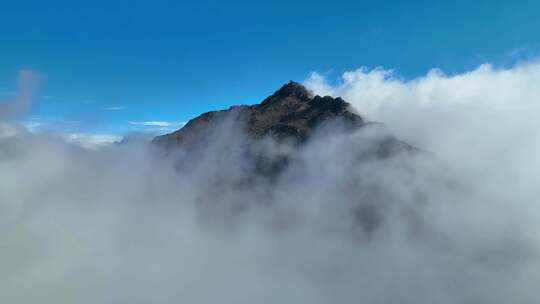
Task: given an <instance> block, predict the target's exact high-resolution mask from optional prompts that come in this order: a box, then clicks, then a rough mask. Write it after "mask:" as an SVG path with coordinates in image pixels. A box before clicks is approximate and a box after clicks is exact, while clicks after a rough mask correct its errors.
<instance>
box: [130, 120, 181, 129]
mask: <svg viewBox="0 0 540 304" xmlns="http://www.w3.org/2000/svg"><path fill="white" fill-rule="evenodd" d="M129 123H130V124H131V125H136V126H146V127H180V126H183V125H185V124H186V122H184V121H180V122H178V121H157V120H156V121H130V122H129Z"/></svg>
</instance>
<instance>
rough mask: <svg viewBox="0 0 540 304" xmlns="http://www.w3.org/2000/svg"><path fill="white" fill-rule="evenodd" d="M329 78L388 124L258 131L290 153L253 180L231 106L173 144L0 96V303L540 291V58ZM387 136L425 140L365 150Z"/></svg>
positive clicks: (465, 297)
mask: <svg viewBox="0 0 540 304" xmlns="http://www.w3.org/2000/svg"><path fill="white" fill-rule="evenodd" d="M25 81H26V80H23V83H26V82H25ZM331 83H333V82H332V81H329V80H327V79H325V78H324V77H323V76H321V75H320V74H313V75H311V77H309V78H308V79H307V80H306V81H305V84H306V85H307V86H308V87H309V88H311V89H312V90H313V91H314V92H315V93H318V94H322V95H333V96H343V97H344V99H345V100H347V101H348V102H350V103H351V104H352V105H353V106H354V108H355V109H356V110H357V111H358V112H359V113H360V114H361V115H362V116H363V117H365V118H366V119H368V120H371V121H379V122H382V123H384V124H385V125H386V128H383V127H380V126H378V125H373V126H370V127H366V128H362V129H360V130H359V131H356V132H353V133H340V132H336V130H338V129H339V128H338V127H337V126H332V125H329V126H326V127H325V128H323V129H321V130H319V132H318V133H317V134H315V135H314V136H313V137H312V138H311V139H310V141H309V142H307V143H306V144H305V145H303V146H301V147H300V148H298V149H293V148H292V147H290V146H288V145H287V144H283V143H276V142H274V141H272V140H271V139H267V140H263V141H261V142H259V143H258V144H257V145H256V146H254V147H253V149H255V150H256V151H264V153H266V154H269V155H283V154H286V155H288V156H289V157H290V162H289V164H288V166H287V168H286V169H285V171H284V172H282V173H281V174H280V175H279V176H278V177H277V178H276V179H266V178H262V177H255V178H252V176H251V175H250V174H251V172H252V170H253V167H254V166H255V165H256V164H255V163H254V162H253V161H252V160H250V159H249V158H246V157H245V153H243V151H242V150H241V149H240V148H238V147H243V146H244V144H245V143H244V141H245V136H244V134H243V133H242V130H240V129H239V128H238V127H237V126H235V125H234V123H232V122H233V121H234V120H232V119H230V120H224V121H223V122H222V124H221V125H220V126H218V127H217V128H216V130H215V132H214V133H213V134H212V136H211V138H210V139H209V140H208V145H205V146H204V147H201V148H198V149H197V151H184V150H180V149H179V150H177V151H174V153H163V151H156V148H155V147H152V146H150V145H149V144H148V143H147V142H144V141H137V140H135V141H133V142H129V143H126V144H122V145H111V146H106V147H101V148H100V149H87V148H85V147H84V146H81V145H77V144H74V143H71V142H68V141H66V140H65V139H64V138H63V137H62V136H59V135H57V134H51V133H32V132H29V131H28V130H26V129H25V128H24V127H23V126H22V125H21V124H20V123H19V122H18V121H20V119H21V117H22V116H21V115H22V114H21V113H22V112H24V111H23V110H17V111H14V110H9V111H8V110H4V109H7V108H4V107H2V108H0V110H1V111H2V112H3V113H2V115H0V228H1V229H0V269H1V271H0V302H2V303H4V302H5V303H171V302H175V303H216V302H226V303H278V302H282V303H359V302H360V303H508V302H514V303H536V302H537V299H538V296H537V292H536V290H535V289H536V285H537V284H538V282H540V256H539V248H538V245H539V244H540V235H539V234H538V231H540V221H539V213H540V208H539V207H537V202H538V197H539V194H540V193H539V192H540V191H539V190H538V189H537V188H538V186H537V185H538V184H539V182H540V180H539V177H540V174H539V173H538V172H537V170H536V168H538V167H539V165H540V132H539V131H540V128H539V127H540V126H539V122H538V117H539V116H538V115H539V114H540V113H539V112H540V103H539V102H540V88H539V87H538V83H540V64H538V63H536V62H531V63H523V64H520V65H517V66H515V67H512V68H509V69H496V68H494V67H492V66H490V65H483V66H480V67H479V68H477V69H475V70H473V71H470V72H467V73H463V74H459V75H450V76H449V75H445V74H444V73H443V72H442V71H438V70H433V71H431V72H429V73H427V74H426V75H425V76H422V77H419V78H416V79H412V80H404V79H400V78H399V77H398V76H396V75H395V73H393V72H392V71H387V70H384V69H375V70H368V69H359V70H357V71H351V72H347V73H345V74H344V75H343V76H342V78H341V80H340V81H339V82H338V83H337V84H335V85H332V84H331ZM27 87H28V88H34V86H26V85H22V86H21V92H27V89H24V88H27ZM30 91H32V92H33V91H34V90H30ZM20 96H24V98H22V99H21V100H23V102H22V105H23V108H27V107H28V103H27V100H29V97H28V96H31V94H26V93H24V94H23V93H21V94H20ZM13 104H14V105H15V104H17V105H20V104H21V102H15V103H13ZM9 108H10V109H14V108H17V109H19V106H16V107H15V106H10V107H9ZM21 109H22V108H21ZM387 132H391V133H392V134H394V135H395V136H396V137H398V138H399V139H401V140H404V141H406V142H408V143H410V144H412V145H414V146H416V147H418V148H419V149H420V150H421V152H420V153H415V154H410V155H409V154H399V155H396V156H394V157H391V158H385V159H378V158H373V157H361V156H362V155H364V154H365V153H363V152H365V151H368V150H370V149H372V148H373V147H374V145H375V143H376V142H377V140H378V139H380V138H381V137H383V136H384V135H385V134H386V133H387Z"/></svg>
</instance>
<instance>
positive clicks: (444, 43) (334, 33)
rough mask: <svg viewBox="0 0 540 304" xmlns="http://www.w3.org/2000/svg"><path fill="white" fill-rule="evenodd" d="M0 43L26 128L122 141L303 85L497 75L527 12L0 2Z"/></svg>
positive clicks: (419, 6) (400, 4)
mask: <svg viewBox="0 0 540 304" xmlns="http://www.w3.org/2000/svg"><path fill="white" fill-rule="evenodd" d="M0 39H1V40H0V41H1V45H0V95H6V96H7V95H9V94H10V93H9V92H12V91H13V90H14V88H15V78H16V73H17V70H19V69H21V68H30V69H34V70H37V71H39V72H40V73H42V74H43V75H45V76H46V83H45V84H44V86H43V88H42V90H41V93H40V94H41V95H40V97H39V98H38V99H37V100H36V103H35V107H34V109H33V110H32V113H31V115H34V117H37V118H39V119H42V120H49V121H52V120H58V121H77V122H78V123H74V126H72V128H73V129H74V130H75V131H81V132H123V131H125V130H129V129H130V128H133V127H134V126H135V125H130V124H129V121H136V122H140V121H185V120H187V119H189V118H191V117H193V116H195V115H198V114H200V113H201V112H205V111H208V110H212V109H216V108H223V107H227V106H229V105H232V104H238V103H255V102H258V101H260V100H261V99H262V98H263V97H265V96H266V95H268V94H270V93H271V92H272V91H274V90H275V89H276V88H278V87H279V86H280V85H281V84H282V83H284V82H285V81H287V80H289V79H294V80H300V81H301V80H304V79H305V78H306V77H307V76H308V75H309V73H310V72H312V71H319V72H321V73H323V74H326V75H329V76H330V77H334V78H337V77H338V76H339V74H340V73H342V72H343V71H346V70H351V69H356V68H359V67H361V66H367V67H376V66H382V67H385V68H392V69H395V70H397V72H398V73H399V74H400V75H402V76H403V77H406V78H410V77H414V76H416V75H420V74H423V73H425V72H426V71H427V70H429V69H431V68H434V67H438V68H441V69H443V70H444V71H445V72H447V73H457V72H460V71H463V70H467V69H471V68H473V67H475V66H477V65H478V64H480V63H483V62H493V63H495V64H496V65H509V64H512V63H513V62H514V61H515V60H518V59H522V58H523V57H531V56H536V55H537V54H538V50H539V49H540V1H519V0H517V1H496V0H493V1H339V0H334V1H291V0H289V1H266V2H262V1H207V0H198V1H160V0H154V1H133V0H132V1H125V2H124V1H85V2H84V3H83V2H82V1H24V0H18V1H2V2H1V4H0ZM0 99H2V96H0ZM111 107H121V109H120V108H118V109H117V110H115V111H112V110H110V109H109V110H107V109H106V108H111Z"/></svg>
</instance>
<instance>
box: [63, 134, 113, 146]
mask: <svg viewBox="0 0 540 304" xmlns="http://www.w3.org/2000/svg"><path fill="white" fill-rule="evenodd" d="M64 137H65V139H66V140H67V141H68V142H70V143H73V144H76V145H78V146H81V147H83V148H87V149H94V150H95V149H99V148H102V147H105V146H110V145H111V144H114V143H115V142H119V141H121V140H122V136H119V135H114V134H95V133H72V134H67V135H65V136H64Z"/></svg>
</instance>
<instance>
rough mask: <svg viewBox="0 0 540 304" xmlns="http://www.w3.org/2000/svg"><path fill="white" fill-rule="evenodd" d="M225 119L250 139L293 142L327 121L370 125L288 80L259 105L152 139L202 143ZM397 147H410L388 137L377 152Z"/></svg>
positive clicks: (347, 126)
mask: <svg viewBox="0 0 540 304" xmlns="http://www.w3.org/2000/svg"><path fill="white" fill-rule="evenodd" d="M227 119H228V120H230V121H232V123H233V124H235V125H237V126H238V127H239V128H240V129H241V130H242V131H243V132H244V133H245V134H246V135H247V137H248V138H249V139H250V140H260V139H263V138H267V137H270V138H272V139H275V140H276V141H277V142H284V141H287V142H291V143H293V144H302V143H304V142H306V141H307V140H308V139H309V138H310V137H311V136H312V134H313V133H314V131H316V129H318V128H321V127H323V126H325V125H327V124H339V125H340V127H341V128H340V129H341V130H342V131H353V130H357V129H359V128H362V127H364V126H366V125H367V124H370V123H367V122H366V121H364V119H363V118H362V117H361V116H360V115H358V114H356V113H355V112H354V110H352V108H351V107H350V105H349V103H347V102H345V101H344V100H343V99H341V98H340V97H338V98H332V97H330V96H324V97H321V96H318V95H316V96H314V95H313V94H312V93H311V92H309V91H308V90H307V89H306V88H305V87H304V86H302V85H301V84H299V83H296V82H293V81H290V82H288V83H287V84H285V85H284V86H283V87H281V88H280V89H279V90H278V91H276V92H275V93H274V94H272V95H271V96H269V97H268V98H266V99H265V100H263V101H262V102H261V103H260V104H256V105H251V106H248V105H241V106H233V107H231V108H229V109H227V110H221V111H211V112H207V113H204V114H202V115H200V116H198V117H196V118H194V119H192V120H190V121H189V122H188V123H187V124H186V125H185V126H184V127H183V128H181V129H180V130H178V131H176V132H173V133H171V134H166V135H163V136H158V137H156V138H155V139H154V142H156V143H158V144H162V145H165V146H166V147H167V148H174V147H181V148H183V149H191V148H194V147H197V146H200V145H204V144H206V143H205V142H206V140H207V139H208V137H209V136H210V134H211V133H213V132H215V131H216V129H218V128H220V125H222V124H224V123H225V121H226V120H227ZM229 123H230V122H229ZM398 146H399V147H398ZM400 147H401V148H405V149H409V148H410V147H409V146H408V145H406V144H404V143H402V142H399V141H397V140H395V139H394V138H393V137H388V138H386V139H385V140H384V141H382V142H381V149H382V150H381V151H380V152H382V153H383V154H388V153H389V152H390V150H393V149H395V148H398V149H399V148H400ZM383 150H384V151H383Z"/></svg>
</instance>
